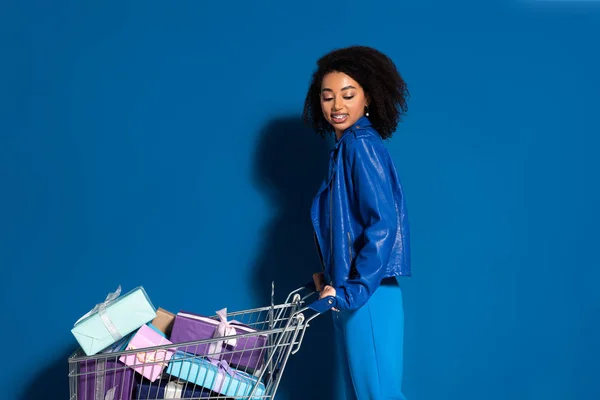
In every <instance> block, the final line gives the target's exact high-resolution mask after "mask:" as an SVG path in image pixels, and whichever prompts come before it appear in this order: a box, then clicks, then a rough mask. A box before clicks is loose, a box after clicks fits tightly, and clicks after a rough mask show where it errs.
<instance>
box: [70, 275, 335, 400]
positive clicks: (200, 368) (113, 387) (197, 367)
mask: <svg viewBox="0 0 600 400" xmlns="http://www.w3.org/2000/svg"><path fill="white" fill-rule="evenodd" d="M315 294H316V292H315V285H314V284H312V283H310V284H307V285H306V286H303V287H301V288H299V289H296V290H294V291H292V292H291V293H290V294H289V295H288V296H287V298H286V301H285V302H284V303H282V304H277V305H275V304H274V302H273V300H271V306H267V307H263V308H256V309H251V310H244V311H238V312H231V313H228V314H227V319H228V320H235V321H238V322H240V323H242V324H245V325H247V326H249V327H251V328H253V329H255V330H256V331H257V332H255V333H242V334H233V335H225V336H221V337H215V338H212V339H206V340H198V341H190V342H185V343H176V344H167V345H161V346H153V347H146V348H140V349H133V350H124V351H115V352H112V353H102V354H97V355H94V356H86V355H85V354H84V353H83V351H82V350H81V349H79V350H77V351H76V352H75V353H74V354H73V355H72V356H71V357H69V387H70V400H134V399H135V400H142V399H144V400H150V399H153V400H157V399H182V400H183V399H185V400H192V399H193V400H196V399H203V400H208V399H274V398H275V394H276V393H277V388H278V387H279V383H280V381H281V378H282V375H283V372H284V369H285V366H286V364H287V361H288V358H289V356H290V355H291V354H296V353H297V352H298V350H300V346H301V345H302V340H303V339H304V334H305V333H306V329H307V328H308V327H309V326H310V322H311V321H312V320H313V319H314V318H316V317H317V316H318V315H320V314H322V313H324V312H325V311H327V310H329V309H330V308H331V305H332V304H333V299H332V298H331V297H326V298H323V299H320V300H319V299H317V298H316V296H314V295H315ZM272 295H273V294H272ZM313 296H314V297H313ZM311 297H312V298H311ZM272 299H273V297H272ZM305 313H307V316H305ZM211 318H213V319H217V318H218V317H217V316H216V315H215V316H212V317H211ZM236 333H237V332H236ZM253 335H254V336H256V335H261V336H263V338H264V339H265V340H263V341H262V342H261V343H264V345H261V346H259V347H252V348H251V349H246V348H239V347H240V346H227V345H225V344H227V343H232V342H233V343H235V342H237V343H240V342H243V341H242V340H240V339H241V338H245V337H249V336H253ZM234 340H235V342H234ZM249 342H250V341H249V340H246V341H245V343H249ZM207 345H208V346H207ZM199 348H202V349H205V348H208V349H209V351H207V352H206V353H200V354H198V353H199V352H198V349H199ZM248 353H250V354H248ZM257 353H258V354H257ZM256 355H258V356H259V357H261V358H262V360H263V363H262V364H261V366H260V367H259V368H258V369H251V368H248V367H243V368H240V367H239V366H236V367H235V368H231V366H230V365H229V364H228V363H226V362H223V360H224V359H228V360H235V359H238V360H239V359H240V358H242V357H245V356H256ZM127 357H128V360H130V361H131V360H134V363H133V364H132V363H131V362H129V363H128V364H129V365H125V364H123V363H122V362H119V360H121V361H122V360H123V359H124V358H127ZM167 360H168V361H167ZM154 370H156V373H155V372H154ZM152 375H155V376H157V378H155V379H154V380H153V381H151V380H149V379H146V378H144V377H143V376H152ZM232 378H235V379H232Z"/></svg>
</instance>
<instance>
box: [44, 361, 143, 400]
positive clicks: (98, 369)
mask: <svg viewBox="0 0 600 400" xmlns="http://www.w3.org/2000/svg"><path fill="white" fill-rule="evenodd" d="M133 384H134V376H133V370H131V369H130V368H128V367H127V366H125V365H124V364H122V363H120V362H118V361H117V360H116V357H112V359H111V358H109V359H98V360H86V361H80V362H79V376H78V377H77V400H97V399H100V400H105V399H112V400H131V397H132V393H133ZM48 395H49V394H48Z"/></svg>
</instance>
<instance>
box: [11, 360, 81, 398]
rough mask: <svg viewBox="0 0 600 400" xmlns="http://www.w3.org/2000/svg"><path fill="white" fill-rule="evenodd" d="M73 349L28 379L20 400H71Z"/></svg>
mask: <svg viewBox="0 0 600 400" xmlns="http://www.w3.org/2000/svg"><path fill="white" fill-rule="evenodd" d="M71 354H73V349H64V350H63V351H62V352H60V353H58V356H57V357H56V358H54V359H53V360H52V361H50V362H49V363H48V364H46V365H45V366H44V367H43V368H42V369H39V370H38V372H37V373H36V375H35V376H32V377H31V378H30V379H28V383H27V386H26V387H25V388H24V390H23V392H22V393H21V396H20V397H19V400H39V399H45V400H63V399H68V398H69V362H68V359H69V357H70V356H71Z"/></svg>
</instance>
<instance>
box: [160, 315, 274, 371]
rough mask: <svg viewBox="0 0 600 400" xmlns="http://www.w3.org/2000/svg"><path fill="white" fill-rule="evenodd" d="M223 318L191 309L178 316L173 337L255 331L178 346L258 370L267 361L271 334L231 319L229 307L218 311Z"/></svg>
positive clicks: (181, 340) (193, 338) (201, 337)
mask: <svg viewBox="0 0 600 400" xmlns="http://www.w3.org/2000/svg"><path fill="white" fill-rule="evenodd" d="M217 315H218V316H219V320H216V319H213V318H208V317H204V316H201V315H198V314H194V313H191V312H187V311H181V312H179V313H177V315H176V316H175V322H174V324H173V331H172V333H171V341H172V342H173V343H185V342H192V341H197V340H204V339H212V338H218V337H224V336H233V335H242V334H247V333H255V335H251V336H247V337H241V338H229V339H226V338H224V339H225V340H223V341H211V342H209V343H202V344H197V345H196V344H194V345H188V346H181V347H178V350H180V351H183V352H187V353H192V354H197V355H201V356H213V357H215V358H221V359H223V360H225V361H227V362H228V363H229V364H231V365H232V366H234V367H235V368H239V369H242V368H243V369H246V370H247V371H255V370H258V369H260V368H261V367H262V366H263V364H264V355H265V349H264V347H265V345H266V343H267V335H265V334H261V333H260V332H259V331H257V330H256V329H253V328H250V327H249V326H247V325H244V324H242V323H240V322H237V321H227V310H226V309H223V310H220V311H217Z"/></svg>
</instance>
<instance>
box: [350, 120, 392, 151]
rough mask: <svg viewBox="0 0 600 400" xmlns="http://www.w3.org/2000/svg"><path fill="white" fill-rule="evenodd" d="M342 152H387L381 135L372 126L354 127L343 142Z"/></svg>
mask: <svg viewBox="0 0 600 400" xmlns="http://www.w3.org/2000/svg"><path fill="white" fill-rule="evenodd" d="M343 147H344V153H346V154H349V153H354V152H364V151H367V152H384V153H387V148H386V147H385V143H384V142H383V139H382V138H381V135H380V134H379V132H377V130H376V129H375V128H373V127H372V126H367V127H364V128H363V127H359V128H355V129H353V130H352V132H350V135H348V138H347V139H346V140H345V141H344V143H343Z"/></svg>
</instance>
